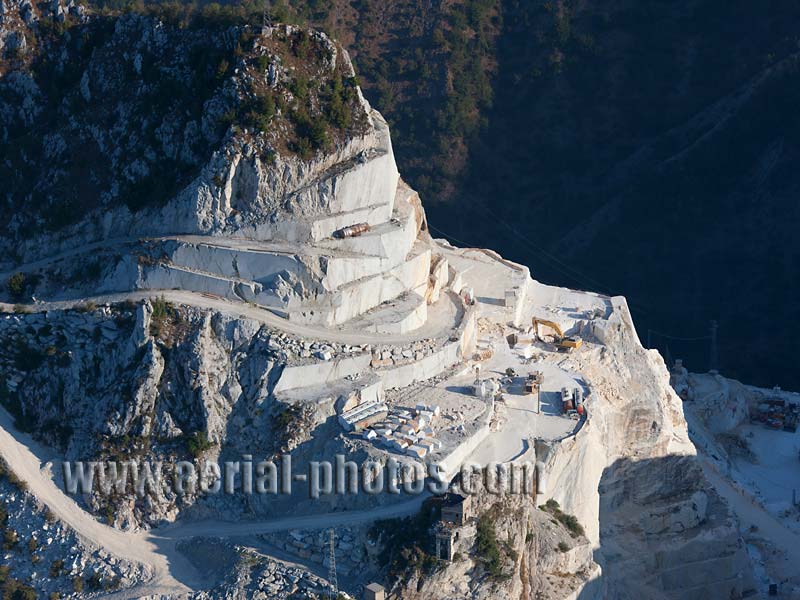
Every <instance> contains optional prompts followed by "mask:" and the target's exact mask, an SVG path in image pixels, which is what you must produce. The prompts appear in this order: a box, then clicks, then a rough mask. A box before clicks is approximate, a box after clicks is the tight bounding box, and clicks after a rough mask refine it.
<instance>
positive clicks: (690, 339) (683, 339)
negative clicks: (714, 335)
mask: <svg viewBox="0 0 800 600" xmlns="http://www.w3.org/2000/svg"><path fill="white" fill-rule="evenodd" d="M647 332H648V333H654V334H656V335H658V336H660V337H663V338H667V339H669V340H675V341H678V342H700V341H704V340H710V339H711V336H710V335H704V336H699V337H677V336H674V335H668V334H666V333H661V332H660V331H656V330H655V329H648V330H647Z"/></svg>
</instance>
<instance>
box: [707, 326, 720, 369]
mask: <svg viewBox="0 0 800 600" xmlns="http://www.w3.org/2000/svg"><path fill="white" fill-rule="evenodd" d="M718 329H719V323H717V322H716V321H711V353H710V354H711V356H710V357H709V360H708V362H709V365H708V370H709V371H718V370H719V348H718V347H717V330H718Z"/></svg>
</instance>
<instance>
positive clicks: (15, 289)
mask: <svg viewBox="0 0 800 600" xmlns="http://www.w3.org/2000/svg"><path fill="white" fill-rule="evenodd" d="M6 287H7V288H8V293H9V294H11V297H12V298H15V299H19V298H21V297H22V296H23V294H25V290H26V289H28V278H27V277H26V276H25V273H14V274H13V275H12V276H11V277H9V278H8V282H6Z"/></svg>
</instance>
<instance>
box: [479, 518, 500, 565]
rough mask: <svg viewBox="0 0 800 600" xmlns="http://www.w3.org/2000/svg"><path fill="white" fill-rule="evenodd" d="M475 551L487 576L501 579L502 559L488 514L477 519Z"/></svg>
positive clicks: (492, 521) (492, 522) (492, 523)
mask: <svg viewBox="0 0 800 600" xmlns="http://www.w3.org/2000/svg"><path fill="white" fill-rule="evenodd" d="M475 550H476V551H477V553H478V556H479V557H480V558H481V561H482V562H483V566H484V567H485V568H486V571H487V572H488V573H489V575H491V576H492V577H494V578H499V577H502V575H503V558H502V556H501V554H500V545H499V544H498V543H497V533H496V531H495V526H494V520H493V519H492V517H491V516H490V515H489V513H484V514H483V515H481V516H480V518H479V519H478V527H477V533H476V535H475Z"/></svg>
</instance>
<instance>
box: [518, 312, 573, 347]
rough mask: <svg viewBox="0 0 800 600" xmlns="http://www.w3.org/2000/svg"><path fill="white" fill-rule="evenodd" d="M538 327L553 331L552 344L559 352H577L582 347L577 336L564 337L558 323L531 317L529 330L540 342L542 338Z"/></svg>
mask: <svg viewBox="0 0 800 600" xmlns="http://www.w3.org/2000/svg"><path fill="white" fill-rule="evenodd" d="M539 325H542V326H544V327H549V328H550V329H552V330H553V333H554V335H553V342H554V343H555V345H556V348H558V349H559V351H562V352H572V351H573V350H577V349H578V348H580V347H581V346H583V340H582V339H581V338H579V337H577V336H573V337H569V336H566V335H564V331H563V330H562V329H561V327H559V325H558V323H555V322H554V321H548V320H546V319H537V318H536V317H533V319H531V330H532V331H533V335H534V336H536V338H538V339H540V340H541V339H542V336H540V335H539Z"/></svg>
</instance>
